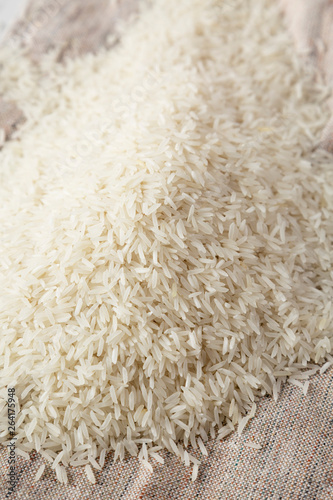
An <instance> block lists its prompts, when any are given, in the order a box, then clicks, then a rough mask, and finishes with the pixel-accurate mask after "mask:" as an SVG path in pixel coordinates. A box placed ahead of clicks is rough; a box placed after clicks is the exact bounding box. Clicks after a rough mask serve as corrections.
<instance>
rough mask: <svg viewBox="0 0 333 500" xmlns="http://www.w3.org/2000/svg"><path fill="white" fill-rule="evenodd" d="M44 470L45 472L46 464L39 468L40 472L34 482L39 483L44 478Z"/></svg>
mask: <svg viewBox="0 0 333 500" xmlns="http://www.w3.org/2000/svg"><path fill="white" fill-rule="evenodd" d="M44 470H45V464H43V465H41V466H40V467H39V469H38V471H37V472H36V475H35V478H34V482H37V481H38V480H39V479H40V478H41V477H42V475H43V474H44Z"/></svg>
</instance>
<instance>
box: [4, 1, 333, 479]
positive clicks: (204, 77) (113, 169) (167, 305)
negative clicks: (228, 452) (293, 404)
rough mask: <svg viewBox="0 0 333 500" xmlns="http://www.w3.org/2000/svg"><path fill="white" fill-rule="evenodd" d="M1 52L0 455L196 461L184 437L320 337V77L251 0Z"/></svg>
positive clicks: (321, 351) (236, 410)
mask: <svg viewBox="0 0 333 500" xmlns="http://www.w3.org/2000/svg"><path fill="white" fill-rule="evenodd" d="M268 33H269V36H268ZM138 48H139V50H138ZM11 57H12V52H11V49H8V48H6V49H3V50H2V53H1V55H0V59H1V61H2V66H1V70H0V71H1V79H0V92H1V93H2V94H5V95H10V97H11V99H12V101H13V102H15V103H16V104H17V105H18V107H19V108H20V109H22V111H23V112H24V115H25V116H26V121H25V123H24V124H22V126H21V129H20V130H18V132H17V133H16V135H14V136H13V138H12V140H11V141H10V142H7V143H6V144H5V145H4V147H3V149H2V150H1V152H0V162H1V185H0V197H1V200H2V206H1V208H0V268H1V272H0V290H1V297H0V324H1V332H2V333H1V339H0V366H1V367H3V369H1V370H0V384H1V386H0V391H1V396H2V397H5V394H6V388H7V386H9V385H10V386H15V387H16V390H17V395H18V396H19V398H18V404H20V405H21V407H20V408H19V411H18V422H19V424H20V425H18V428H17V453H18V454H19V455H21V456H24V457H25V458H29V454H28V453H29V452H30V451H31V450H33V449H34V448H36V447H37V448H38V449H40V452H41V454H42V456H43V457H44V458H45V459H46V460H48V461H49V462H50V463H53V466H54V468H55V472H56V476H57V478H58V479H59V481H61V482H67V475H66V470H65V469H64V467H63V465H60V464H61V463H62V464H65V463H69V464H71V465H80V466H84V467H85V472H86V475H87V478H88V480H89V481H90V482H91V483H93V484H94V483H95V481H96V480H95V476H94V473H93V470H92V468H91V465H92V466H93V467H95V468H97V469H98V468H99V467H103V465H104V462H105V456H106V451H107V450H113V451H114V460H117V459H120V460H122V459H123V458H124V456H125V453H127V452H128V453H130V454H133V455H138V454H139V456H140V459H141V462H142V463H143V464H144V466H145V467H147V468H148V469H149V471H150V472H152V470H153V469H152V466H151V464H150V463H149V458H150V457H151V458H155V459H156V460H157V461H159V462H160V463H163V459H159V458H158V456H159V455H158V451H159V450H160V449H161V447H162V446H163V447H166V448H167V449H168V450H169V451H171V452H173V453H175V454H176V455H177V456H179V457H180V458H181V459H183V460H184V461H185V462H186V463H187V464H191V463H192V464H194V466H193V472H192V478H193V479H195V478H196V477H197V474H198V470H199V464H200V461H199V460H198V459H197V458H196V457H195V456H193V455H191V454H190V453H189V452H188V450H184V447H183V444H184V446H185V447H186V446H187V444H191V445H192V447H193V448H194V452H193V453H198V456H199V454H200V452H201V453H202V454H203V455H204V456H206V455H207V450H206V448H205V446H204V442H206V441H207V439H208V436H209V435H210V437H214V436H217V438H218V439H222V438H224V437H226V436H227V435H228V434H230V433H231V432H232V431H233V430H234V429H235V428H237V426H239V430H240V431H242V430H243V428H244V427H245V425H246V424H247V422H248V420H249V419H250V418H252V417H253V416H254V412H255V408H256V407H255V405H253V401H254V400H255V399H257V398H258V397H260V396H261V395H263V394H266V393H268V394H272V395H273V396H274V399H277V398H278V394H279V391H280V388H281V384H282V383H283V382H284V381H285V380H286V379H287V377H290V382H291V383H293V384H295V385H297V386H299V387H300V388H301V389H302V390H303V391H304V394H306V392H307V390H308V387H309V382H308V381H306V382H305V383H304V382H301V381H300V380H306V379H307V378H308V376H309V373H312V371H313V370H315V369H316V365H315V363H318V362H320V363H324V362H325V361H326V360H327V359H329V358H328V355H329V354H330V353H331V352H332V348H333V335H332V333H333V328H332V327H333V318H332V310H333V308H332V294H333V278H332V260H333V250H332V241H333V227H332V222H331V221H332V216H333V196H332V195H333V180H332V177H333V169H332V168H331V167H332V159H331V158H330V157H329V156H328V155H327V154H326V153H324V152H323V151H319V150H318V151H312V150H313V144H314V142H316V141H317V140H319V137H320V133H321V130H322V128H323V127H324V124H325V122H326V120H327V118H328V110H327V111H326V110H325V105H326V104H325V103H326V98H327V96H328V92H327V90H326V89H325V88H324V87H322V86H321V85H320V83H315V82H314V80H313V78H311V76H310V75H309V73H308V72H305V71H304V68H303V67H302V64H300V62H299V60H298V58H297V57H296V56H295V55H294V54H293V51H292V48H291V43H290V40H289V38H288V35H287V34H286V33H284V29H283V27H282V26H281V20H280V17H279V13H278V10H277V6H275V5H273V4H272V3H271V2H269V1H268V0H248V1H247V2H243V1H242V0H233V8H229V9H226V10H225V9H224V8H223V5H222V4H221V6H220V8H216V2H215V1H213V0H207V1H205V2H202V0H180V1H179V0H156V1H155V2H154V4H153V5H152V6H150V7H149V8H146V9H143V11H142V13H141V15H140V17H139V19H138V20H137V21H136V22H135V23H134V24H132V25H130V26H129V27H128V29H127V30H126V31H124V33H123V36H122V42H121V43H120V44H119V45H118V46H117V47H116V48H114V49H112V51H109V50H107V49H101V50H100V51H99V52H98V53H97V54H95V55H86V56H83V57H81V58H78V59H74V60H68V61H66V62H65V64H64V65H60V64H59V63H56V62H55V55H54V54H51V55H47V56H45V57H44V59H43V60H42V61H41V63H40V64H39V65H37V66H34V65H32V63H31V61H29V59H28V58H27V57H25V56H24V54H15V58H16V59H15V66H13V65H11V64H10V63H9V61H10V58H11ZM18 66H19V67H20V73H19V74H20V76H18V73H17V69H16V68H17V67H18ZM138 90H140V92H138ZM138 95H140V98H138ZM263 130H264V131H265V133H264V134H263V133H262V131H263ZM329 366H330V362H327V363H325V364H324V365H323V367H322V373H323V372H324V371H325V370H326V369H328V368H329ZM305 368H307V369H308V370H307V373H306V374H305V375H302V374H303V371H304V369H305ZM247 412H248V414H247V416H245V414H246V413H247ZM0 417H1V421H4V422H5V421H6V418H7V416H6V413H5V408H4V409H3V411H2V413H1V416H0ZM3 428H6V426H5V425H4V426H3ZM7 441H8V435H6V436H5V435H1V442H2V443H4V444H6V443H7ZM145 443H146V444H145ZM140 445H142V446H140ZM156 445H157V446H158V448H157V449H155V446H156ZM198 446H199V450H197V448H198ZM246 446H249V447H252V448H254V449H260V445H257V444H255V443H246ZM153 449H155V451H152V452H151V450H153ZM139 450H140V451H139ZM196 450H197V451H196ZM98 457H100V458H99V464H98V462H97V459H98ZM43 470H44V469H40V470H39V472H38V473H37V475H36V477H37V476H38V477H40V476H41V474H42V473H43ZM40 471H42V472H40Z"/></svg>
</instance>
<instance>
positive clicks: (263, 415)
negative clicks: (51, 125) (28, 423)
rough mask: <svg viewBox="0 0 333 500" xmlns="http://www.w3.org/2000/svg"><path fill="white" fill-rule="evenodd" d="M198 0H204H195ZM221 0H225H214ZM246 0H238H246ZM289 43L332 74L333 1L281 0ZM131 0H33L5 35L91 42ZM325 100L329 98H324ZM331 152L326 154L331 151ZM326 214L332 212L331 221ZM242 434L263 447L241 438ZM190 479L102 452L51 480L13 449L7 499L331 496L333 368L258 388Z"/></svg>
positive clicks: (2, 103)
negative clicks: (246, 411)
mask: <svg viewBox="0 0 333 500" xmlns="http://www.w3.org/2000/svg"><path fill="white" fill-rule="evenodd" d="M203 1H204V0H203ZM221 1H223V0H221ZM228 1H229V2H232V0H228ZM244 1H246V0H244ZM280 3H281V7H282V10H283V11H284V13H285V17H286V22H287V26H288V27H289V29H290V31H291V33H292V35H293V37H294V39H295V45H296V47H297V49H299V50H300V51H302V52H306V53H307V57H309V58H310V59H311V60H312V63H314V64H316V65H317V67H318V69H319V71H320V72H322V74H323V75H324V76H325V78H326V79H327V82H328V83H330V82H331V83H332V82H333V1H332V0H280ZM136 5H137V0H117V1H113V2H112V1H111V0H46V1H45V0H31V1H30V3H29V5H28V8H27V11H26V12H25V15H24V16H23V17H22V20H20V21H19V22H17V23H16V25H15V27H14V28H13V30H12V32H11V33H10V35H9V37H12V39H13V38H14V39H15V40H16V41H19V42H20V43H22V44H24V45H26V46H27V47H29V51H30V54H31V57H33V58H34V59H36V60H38V58H39V57H40V55H41V54H43V53H44V52H46V51H47V50H48V49H50V48H52V47H60V48H61V51H60V58H61V57H62V56H63V55H64V54H65V53H66V54H75V53H83V52H85V51H87V50H95V49H96V48H98V46H100V45H101V44H103V43H104V42H105V40H106V38H107V35H108V34H109V33H110V32H114V31H115V28H116V25H117V22H118V21H119V19H124V18H126V17H128V16H129V15H130V14H131V13H132V12H133V11H134V10H135V9H136ZM332 108H333V105H332ZM23 120H24V117H23V116H22V114H21V113H20V111H19V110H18V109H17V108H16V107H15V104H14V103H10V102H7V101H6V97H5V96H2V98H1V97H0V128H3V129H4V131H5V136H6V139H10V136H11V134H12V133H13V131H14V130H15V129H16V128H17V127H19V126H20V123H21V122H22V121H23ZM321 146H322V147H325V148H326V149H327V150H329V151H331V152H333V120H331V122H330V123H329V124H328V125H327V127H326V129H325V130H324V131H323V137H322V144H321ZM332 162H333V159H332ZM332 223H333V221H332ZM249 443H256V444H259V445H261V449H260V450H257V449H253V448H250V447H248V446H247V445H248V444H249ZM207 449H208V456H207V457H203V456H202V455H201V453H200V452H199V451H198V450H193V451H192V453H193V454H194V455H195V456H196V457H197V458H199V459H202V465H201V466H200V469H199V475H198V479H197V481H195V482H194V483H193V482H192V481H191V470H190V469H189V468H187V467H185V466H184V465H182V464H181V463H180V462H179V460H178V459H177V458H175V457H174V456H173V455H171V454H170V453H168V452H162V456H163V457H164V459H165V463H164V465H161V464H159V463H157V462H155V461H154V460H152V466H153V472H152V473H151V472H150V471H148V470H147V469H145V468H144V467H143V466H142V465H141V464H140V463H139V462H138V460H137V459H136V458H126V459H125V460H124V462H122V463H119V462H117V463H114V462H113V460H112V454H109V456H108V457H107V460H106V465H105V467H104V468H103V470H102V471H95V477H96V484H95V485H91V484H90V483H89V482H88V480H87V478H86V475H85V472H84V471H83V470H80V469H77V468H76V469H75V468H71V467H69V468H68V469H67V474H68V478H69V484H68V485H62V484H60V483H58V482H57V480H56V477H55V473H54V471H53V470H52V469H51V467H50V466H49V465H46V469H45V472H44V475H43V477H42V479H41V480H40V481H39V482H37V483H34V481H33V480H34V476H35V474H36V472H37V470H38V468H39V467H40V465H41V464H43V463H44V459H43V458H42V457H41V456H40V455H38V454H37V453H33V454H31V457H30V461H26V460H24V459H23V458H21V457H19V456H18V457H17V463H16V472H17V476H18V483H17V486H16V488H15V493H13V494H12V495H11V496H10V498H11V499H12V500H18V499H23V500H99V499H110V500H111V499H114V500H120V499H122V500H138V499H144V500H153V499H155V500H168V499H170V500H194V499H198V500H199V499H200V500H217V499H219V500H224V499H227V500H268V499H270V500H289V499H290V500H333V369H330V370H328V371H327V372H326V373H325V374H323V375H319V374H318V375H315V376H313V377H312V379H311V383H310V387H309V390H308V393H307V395H306V396H304V395H303V394H302V392H301V390H300V389H299V388H298V387H295V386H291V385H289V384H286V385H285V386H284V388H283V390H282V393H281V395H280V397H279V400H278V402H276V403H275V402H274V401H273V400H272V399H271V398H270V397H264V398H262V399H261V401H260V402H259V404H258V411H257V415H256V417H255V418H254V419H253V420H252V421H251V423H250V425H249V426H248V427H247V429H246V430H245V431H244V433H243V434H242V435H241V436H238V434H237V433H233V434H231V435H229V436H228V437H227V438H226V439H224V440H223V441H217V440H211V441H210V442H209V443H208V445H207ZM7 472H8V463H7V451H6V450H5V449H4V448H2V449H0V500H4V499H5V498H6V494H7V491H8V489H7Z"/></svg>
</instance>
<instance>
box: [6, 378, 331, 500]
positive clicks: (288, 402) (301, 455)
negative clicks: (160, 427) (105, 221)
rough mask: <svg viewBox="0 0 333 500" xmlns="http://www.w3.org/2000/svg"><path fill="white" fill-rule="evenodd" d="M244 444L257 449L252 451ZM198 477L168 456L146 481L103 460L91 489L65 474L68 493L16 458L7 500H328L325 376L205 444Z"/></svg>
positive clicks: (129, 467) (37, 460)
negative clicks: (38, 476) (13, 484)
mask: <svg viewBox="0 0 333 500" xmlns="http://www.w3.org/2000/svg"><path fill="white" fill-rule="evenodd" d="M249 443H256V444H259V445H261V447H262V448H261V449H260V450H256V449H252V448H249V447H248V446H247V445H248V444H249ZM207 449H208V457H203V456H202V454H201V453H200V451H199V450H192V451H191V453H193V454H194V456H196V457H197V458H198V459H200V460H202V464H201V466H200V469H199V476H198V479H197V480H196V481H195V482H192V480H191V470H190V469H189V468H187V467H185V466H184V465H183V464H181V463H180V461H179V459H177V458H176V457H174V456H173V455H171V454H170V453H168V452H162V453H161V455H162V456H163V458H164V459H165V463H164V465H161V464H159V463H157V462H155V460H154V459H153V460H152V466H153V473H151V472H150V471H148V470H147V469H145V468H144V466H142V465H141V464H140V463H139V461H138V460H137V459H136V458H132V457H131V458H127V459H125V460H124V462H122V463H120V462H116V463H113V461H112V454H110V455H109V457H108V459H107V460H106V465H105V467H104V468H103V470H102V471H97V472H95V477H96V484H95V485H91V484H90V483H89V482H88V479H87V478H86V475H85V472H84V470H80V469H78V468H73V467H68V468H67V474H68V479H69V484H68V485H61V484H60V483H58V482H57V480H56V476H55V472H54V471H53V470H52V469H51V466H50V464H48V465H47V466H46V469H45V472H44V475H43V477H42V479H41V480H40V481H39V482H37V483H34V482H33V480H34V476H35V474H36V472H37V470H38V468H39V467H40V465H41V464H42V463H47V462H45V461H44V459H43V458H42V457H41V456H40V455H38V454H37V453H33V454H32V455H31V458H30V461H26V460H25V459H23V458H21V457H17V474H18V484H17V487H16V492H15V493H14V494H13V495H11V496H10V498H11V499H12V500H18V499H21V500H22V499H24V500H100V499H110V500H120V499H122V500H138V499H144V500H153V499H155V500H169V499H170V500H194V499H198V500H217V499H219V500H224V499H226V500H289V499H290V500H332V499H333V369H331V370H330V371H327V372H326V373H325V374H324V375H316V376H314V377H312V379H311V383H310V387H309V390H308V394H307V395H306V396H303V394H302V391H301V390H300V389H299V388H298V387H295V386H291V385H289V384H288V383H287V384H285V386H284V387H283V390H282V392H281V395H280V397H279V400H278V402H277V403H275V402H274V401H273V400H272V398H270V397H264V398H262V399H261V401H260V402H259V405H258V411H257V414H256V417H255V418H254V419H253V420H252V421H251V423H250V424H249V426H248V427H247V428H246V429H245V431H244V432H243V434H242V435H241V436H239V435H238V434H237V433H233V434H231V435H229V436H228V437H227V438H226V439H224V440H223V441H216V440H215V441H213V440H212V441H210V442H209V443H208V444H207ZM7 471H8V465H7V451H5V450H2V451H1V453H0V477H1V486H0V498H1V500H2V499H5V496H6V493H7V485H6V479H7V476H6V475H7Z"/></svg>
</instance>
